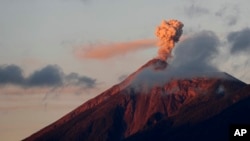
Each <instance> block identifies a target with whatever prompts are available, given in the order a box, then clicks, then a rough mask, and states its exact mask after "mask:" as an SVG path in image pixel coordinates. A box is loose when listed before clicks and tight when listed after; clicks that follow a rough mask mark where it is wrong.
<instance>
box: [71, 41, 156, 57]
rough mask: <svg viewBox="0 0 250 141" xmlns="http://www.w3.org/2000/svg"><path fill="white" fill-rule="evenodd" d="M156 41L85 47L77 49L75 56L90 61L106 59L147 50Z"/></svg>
mask: <svg viewBox="0 0 250 141" xmlns="http://www.w3.org/2000/svg"><path fill="white" fill-rule="evenodd" d="M155 44H156V41H155V40H154V39H144V40H135V41H130V42H119V43H113V44H101V45H100V44H97V45H94V46H85V47H84V48H88V50H86V49H85V50H84V48H78V49H76V51H75V55H76V57H78V58H91V59H100V60H102V59H107V58H111V57H114V56H116V55H121V54H126V53H129V52H134V51H135V50H140V49H147V48H151V47H154V45H155Z"/></svg>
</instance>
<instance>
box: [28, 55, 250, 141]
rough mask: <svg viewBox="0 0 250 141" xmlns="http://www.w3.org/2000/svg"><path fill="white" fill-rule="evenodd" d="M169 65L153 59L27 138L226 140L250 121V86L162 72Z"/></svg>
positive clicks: (219, 77) (222, 76)
mask: <svg viewBox="0 0 250 141" xmlns="http://www.w3.org/2000/svg"><path fill="white" fill-rule="evenodd" d="M166 67H167V63H166V62H164V61H161V60H158V59H153V60H151V61H149V62H148V63H146V64H145V65H144V66H142V67H141V68H140V69H138V70H137V71H136V72H135V73H133V74H131V75H130V76H129V77H128V78H127V79H126V80H124V81H123V82H121V83H120V84H117V85H115V86H113V87H112V88H110V89H108V90H106V91H105V92H103V93H101V94H100V95H99V96H97V97H95V98H93V99H91V100H89V101H87V102H86V103H84V104H83V105H81V106H79V107H78V108H77V109H75V110H73V111H72V112H70V113H69V114H67V115H65V116H64V117H62V118H61V119H59V120H58V121H56V122H55V123H53V124H51V125H49V126H47V127H45V128H44V129H42V130H40V131H38V132H36V133H34V134H33V135H31V136H29V137H27V138H26V139H24V140H27V141H29V140H38V141H39V140H41V141H42V140H44V141H45V140H46V141H50V140H51V141H54V140H56V141H58V140H64V141H68V140H72V141H73V140H75V141H78V140H79V141H80V140H81V141H121V140H126V141H161V140H162V141H163V140H164V141H165V140H168V141H180V140H226V139H227V138H228V130H229V129H228V127H229V125H230V124H233V123H250V112H249V111H250V85H247V84H245V83H243V82H241V81H239V80H237V79H235V78H234V77H232V76H230V75H228V74H226V73H222V72H216V73H214V72H213V73H209V74H204V75H199V76H193V77H192V78H171V79H169V78H165V75H158V74H164V73H167V71H166ZM156 78H157V79H156ZM215 137H216V139H215Z"/></svg>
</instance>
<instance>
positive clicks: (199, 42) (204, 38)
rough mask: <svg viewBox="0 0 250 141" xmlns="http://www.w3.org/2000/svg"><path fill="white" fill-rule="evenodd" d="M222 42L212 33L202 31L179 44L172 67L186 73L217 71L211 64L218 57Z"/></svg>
mask: <svg viewBox="0 0 250 141" xmlns="http://www.w3.org/2000/svg"><path fill="white" fill-rule="evenodd" d="M219 44H220V41H219V39H218V37H217V36H216V35H215V33H213V32H212V31H202V32H199V33H197V34H195V35H194V36H192V37H189V38H187V39H186V40H184V41H183V42H181V43H179V44H178V46H177V47H176V49H175V52H174V53H175V55H174V58H173V62H172V63H171V65H172V66H173V67H174V68H175V69H176V70H181V71H183V72H184V71H186V72H204V71H215V70H217V69H216V67H214V66H213V65H212V64H211V60H212V58H213V57H215V56H216V55H218V50H217V48H218V46H219Z"/></svg>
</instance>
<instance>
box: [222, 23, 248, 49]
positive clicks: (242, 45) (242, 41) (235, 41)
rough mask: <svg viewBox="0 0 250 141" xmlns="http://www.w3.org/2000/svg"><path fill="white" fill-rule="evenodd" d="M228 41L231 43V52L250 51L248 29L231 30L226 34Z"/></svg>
mask: <svg viewBox="0 0 250 141" xmlns="http://www.w3.org/2000/svg"><path fill="white" fill-rule="evenodd" d="M227 40H228V42H229V43H230V44H231V45H232V48H231V53H239V52H245V51H250V29H249V28H245V29H243V30H241V31H236V32H231V33H229V34H228V36H227Z"/></svg>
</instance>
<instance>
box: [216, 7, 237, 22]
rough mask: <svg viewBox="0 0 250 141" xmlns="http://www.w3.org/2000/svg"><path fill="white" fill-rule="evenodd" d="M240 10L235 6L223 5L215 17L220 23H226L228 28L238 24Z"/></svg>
mask: <svg viewBox="0 0 250 141" xmlns="http://www.w3.org/2000/svg"><path fill="white" fill-rule="evenodd" d="M239 14H240V10H239V7H238V6H237V5H231V4H225V5H223V6H222V7H221V8H220V9H219V10H218V11H217V12H215V16H217V17H219V18H220V19H221V21H223V22H226V24H227V25H228V26H233V25H236V24H237V23H238V20H239Z"/></svg>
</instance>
